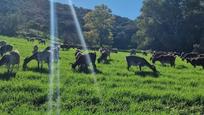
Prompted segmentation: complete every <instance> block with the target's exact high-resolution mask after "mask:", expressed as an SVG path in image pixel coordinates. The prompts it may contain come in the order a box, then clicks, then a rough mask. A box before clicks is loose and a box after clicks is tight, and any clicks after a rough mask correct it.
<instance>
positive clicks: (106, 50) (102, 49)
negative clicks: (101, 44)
mask: <svg viewBox="0 0 204 115" xmlns="http://www.w3.org/2000/svg"><path fill="white" fill-rule="evenodd" d="M104 51H105V52H106V53H107V54H108V57H109V58H110V53H111V51H110V50H109V49H108V48H100V49H99V52H100V53H102V52H104Z"/></svg>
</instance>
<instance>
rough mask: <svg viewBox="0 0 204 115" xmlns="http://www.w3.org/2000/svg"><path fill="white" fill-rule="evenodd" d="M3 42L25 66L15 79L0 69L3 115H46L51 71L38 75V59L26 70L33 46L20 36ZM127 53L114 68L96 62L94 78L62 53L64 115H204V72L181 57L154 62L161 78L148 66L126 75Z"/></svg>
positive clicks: (115, 56) (0, 111)
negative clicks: (169, 63)
mask: <svg viewBox="0 0 204 115" xmlns="http://www.w3.org/2000/svg"><path fill="white" fill-rule="evenodd" d="M1 40H4V41H7V42H8V43H9V44H12V45H13V46H14V49H17V50H18V51H19V52H20V54H21V65H20V69H19V70H17V69H15V71H16V72H17V73H16V75H15V76H10V77H9V76H7V75H6V74H5V72H6V71H7V70H6V68H5V67H0V114H1V115H4V114H5V115H7V114H9V115H10V114H13V115H33V114H34V115H35V114H36V115H37V114H47V113H48V111H47V108H48V93H49V89H48V88H49V84H48V83H49V79H48V73H47V72H46V71H45V72H43V73H40V72H38V71H36V67H37V63H36V62H35V61H33V62H32V63H30V64H29V68H30V69H29V70H28V71H23V70H22V63H23V59H24V58H25V57H26V56H29V55H31V52H32V48H33V46H34V44H33V43H29V42H27V41H26V40H25V39H21V38H18V39H14V38H10V37H4V36H0V41H1ZM35 44H38V43H37V42H35ZM43 47H45V46H42V45H41V46H40V49H43ZM127 55H128V53H125V52H119V53H118V54H112V55H111V59H112V61H111V63H110V64H98V63H97V68H98V69H99V70H100V71H101V72H102V73H99V74H96V75H95V76H94V75H91V74H84V73H78V72H74V71H73V70H72V69H71V66H70V63H73V62H74V60H75V58H74V50H73V49H70V50H69V51H61V52H60V57H61V60H60V92H61V93H60V96H61V106H60V108H61V114H65V115H68V114H70V115H89V114H94V115H97V114H99V115H109V114H115V115H128V114H130V115H133V114H134V115H135V114H138V115H144V114H147V115H150V114H159V115H160V114H172V115H176V114H184V115H185V114H198V115H200V114H204V70H203V69H202V68H201V67H197V68H193V67H192V66H191V65H190V64H187V63H185V62H183V61H181V59H180V58H177V61H176V67H175V68H171V67H169V66H166V67H163V66H161V64H160V63H156V67H157V70H158V71H159V72H160V74H159V75H158V76H153V75H152V74H151V73H150V72H151V70H150V69H148V68H146V67H145V68H143V70H144V71H145V72H144V73H143V74H142V73H140V72H139V68H138V67H133V68H131V71H128V70H127V69H126V67H127V64H126V61H125V56H127ZM139 55H141V54H139ZM97 56H99V55H97ZM141 56H142V55H141ZM149 57H150V54H149V55H148V57H146V58H147V59H148V61H149ZM44 67H45V68H47V65H46V64H44ZM94 78H96V79H97V82H96V83H95V82H94V81H95V80H94ZM54 92H56V91H55V90H54ZM55 94H56V93H55ZM55 97H56V95H54V98H55ZM53 114H56V113H53Z"/></svg>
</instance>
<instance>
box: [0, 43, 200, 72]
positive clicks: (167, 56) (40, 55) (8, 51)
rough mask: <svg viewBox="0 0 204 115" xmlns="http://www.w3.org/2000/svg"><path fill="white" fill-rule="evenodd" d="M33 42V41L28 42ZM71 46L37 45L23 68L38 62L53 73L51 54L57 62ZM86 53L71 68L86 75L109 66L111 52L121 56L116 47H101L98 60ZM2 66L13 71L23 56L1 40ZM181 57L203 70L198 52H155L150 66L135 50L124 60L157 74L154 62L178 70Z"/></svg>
mask: <svg viewBox="0 0 204 115" xmlns="http://www.w3.org/2000/svg"><path fill="white" fill-rule="evenodd" d="M29 41H30V40H29ZM39 42H41V43H42V44H44V43H45V41H43V40H40V41H39ZM67 47H69V48H70V46H62V45H61V46H60V45H57V44H56V45H55V46H54V48H50V47H47V48H45V49H44V50H43V51H39V48H38V46H37V45H36V46H34V47H33V52H32V55H30V56H27V57H26V58H25V59H24V61H23V69H24V70H27V68H28V63H29V62H31V61H32V60H36V61H37V63H38V66H37V67H38V69H39V70H42V69H43V63H44V62H45V63H47V65H48V69H49V70H50V62H51V61H53V60H51V54H53V55H54V59H55V60H54V61H55V62H58V60H59V59H60V58H59V51H60V48H61V49H64V48H67ZM82 51H83V50H80V49H77V50H76V52H75V54H74V56H75V60H74V61H73V63H71V68H72V69H73V70H78V71H80V72H87V71H89V67H91V68H92V69H91V70H93V71H94V72H96V71H97V66H96V62H97V63H103V64H107V63H109V60H110V56H111V53H118V49H117V48H113V49H109V48H99V50H98V51H99V53H100V54H99V57H98V58H97V55H96V52H89V53H83V52H82ZM140 53H142V54H143V55H144V56H147V55H148V52H146V51H142V52H140ZM0 56H1V59H0V66H2V65H6V67H7V68H8V72H12V71H13V67H14V66H15V65H18V66H19V64H20V54H19V53H18V51H16V50H15V51H13V46H12V45H9V44H7V43H6V42H5V41H0ZM178 57H180V58H181V59H182V60H183V61H186V63H190V64H191V65H192V66H193V67H196V66H202V67H203V69H204V54H199V53H196V52H191V53H184V52H182V53H177V52H161V51H157V52H156V51H155V52H152V56H151V58H150V61H151V63H150V62H149V61H148V60H147V59H145V58H144V57H143V56H138V55H137V50H136V49H131V50H130V51H129V55H128V56H126V57H125V59H126V63H127V69H128V70H130V67H132V66H139V69H140V71H142V67H143V66H146V67H148V68H150V69H151V70H152V71H153V72H157V69H156V66H155V63H156V62H160V63H161V64H162V65H170V66H171V67H175V65H176V58H178Z"/></svg>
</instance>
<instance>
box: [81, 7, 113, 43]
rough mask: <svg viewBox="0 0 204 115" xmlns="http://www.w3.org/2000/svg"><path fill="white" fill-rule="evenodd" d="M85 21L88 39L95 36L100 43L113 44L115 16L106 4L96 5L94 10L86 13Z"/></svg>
mask: <svg viewBox="0 0 204 115" xmlns="http://www.w3.org/2000/svg"><path fill="white" fill-rule="evenodd" d="M84 21H85V25H84V26H85V28H86V29H87V32H86V34H85V35H86V38H87V39H92V37H93V36H94V37H95V38H94V39H95V41H96V42H97V44H98V45H100V46H103V44H105V45H111V44H110V43H111V42H112V39H113V35H112V28H113V23H114V17H113V16H112V13H111V10H110V9H109V8H108V7H107V6H106V5H100V6H95V9H94V10H93V11H91V12H89V13H87V14H86V15H85V17H84ZM89 41H90V40H89Z"/></svg>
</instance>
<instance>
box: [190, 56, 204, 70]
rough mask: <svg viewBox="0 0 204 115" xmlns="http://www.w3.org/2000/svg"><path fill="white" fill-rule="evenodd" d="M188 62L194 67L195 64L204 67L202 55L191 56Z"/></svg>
mask: <svg viewBox="0 0 204 115" xmlns="http://www.w3.org/2000/svg"><path fill="white" fill-rule="evenodd" d="M189 62H190V63H191V65H193V66H194V68H195V67H196V66H202V67H203V69H204V57H197V58H192V59H190V60H189Z"/></svg>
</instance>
